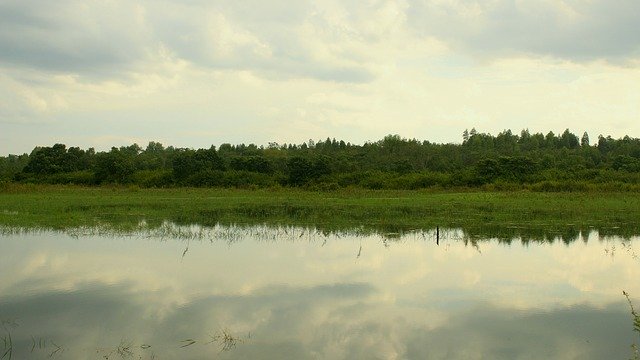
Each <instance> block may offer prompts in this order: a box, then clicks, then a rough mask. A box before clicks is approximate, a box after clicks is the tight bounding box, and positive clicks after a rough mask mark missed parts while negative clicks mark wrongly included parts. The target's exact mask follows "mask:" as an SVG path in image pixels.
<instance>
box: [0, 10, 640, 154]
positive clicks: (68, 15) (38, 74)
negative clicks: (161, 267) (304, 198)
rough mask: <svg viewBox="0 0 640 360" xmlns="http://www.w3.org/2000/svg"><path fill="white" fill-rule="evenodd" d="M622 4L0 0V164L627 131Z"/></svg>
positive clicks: (637, 24)
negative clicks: (89, 154)
mask: <svg viewBox="0 0 640 360" xmlns="http://www.w3.org/2000/svg"><path fill="white" fill-rule="evenodd" d="M639 34H640V1H637V0H486V1H480V0H477V1H474V0H404V1H402V0H357V1H356V0H317V1H310V0H269V1H263V0H244V1H243V0H217V1H209V0H140V1H130V0H57V1H41V0H0V154H2V155H5V154H8V153H23V152H29V151H31V149H32V148H33V147H34V146H38V145H52V144H54V143H57V142H62V143H65V144H67V145H69V146H80V147H83V148H86V147H95V148H96V149H99V150H103V149H108V148H110V147H111V146H122V145H130V144H132V143H134V142H136V143H138V144H140V145H142V146H143V147H144V146H145V145H146V144H147V143H148V142H149V141H159V142H161V143H163V144H165V145H174V146H180V147H193V148H195V147H208V146H210V145H211V144H214V145H219V144H221V143H224V142H230V143H256V144H267V143H268V142H278V143H285V142H286V143H292V142H293V143H302V142H305V141H308V140H309V139H314V140H318V139H325V138H327V137H332V138H334V137H335V138H337V139H344V140H345V141H350V142H354V143H362V142H365V141H368V140H371V141H375V140H379V139H381V138H382V137H384V136H385V135H387V134H399V135H401V136H403V137H408V138H417V139H420V140H429V141H435V142H460V141H461V139H462V135H461V134H462V132H463V130H464V129H465V128H468V129H471V128H472V127H475V128H476V129H478V131H481V132H490V133H492V134H494V135H495V134H497V133H498V132H500V131H502V130H504V129H512V130H513V131H514V132H520V130H522V129H524V128H528V129H529V130H530V131H531V132H544V133H546V132H548V131H554V132H556V133H558V132H562V131H564V129H566V128H569V129H570V130H571V131H573V132H574V133H576V134H579V135H581V134H582V132H584V131H587V132H589V134H590V136H591V138H592V139H595V138H597V136H598V135H599V134H604V135H612V136H613V137H621V136H624V135H627V134H628V135H630V136H632V137H639V136H640V36H638V35H639Z"/></svg>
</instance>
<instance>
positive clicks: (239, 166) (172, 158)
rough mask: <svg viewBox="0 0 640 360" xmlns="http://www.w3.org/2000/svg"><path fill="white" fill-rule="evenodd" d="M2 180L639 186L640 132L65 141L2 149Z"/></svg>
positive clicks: (318, 186) (323, 186)
mask: <svg viewBox="0 0 640 360" xmlns="http://www.w3.org/2000/svg"><path fill="white" fill-rule="evenodd" d="M0 181H4V182H18V183H34V184H76V185H87V186H89V185H105V184H135V185H137V186H140V187H145V188H146V187H151V188H153V187H157V188H162V187H183V186H188V187H225V188H256V187H257V188H271V187H278V186H286V187H303V188H306V189H311V190H331V189H338V188H350V187H355V188H362V189H396V190H414V189H424V188H444V189H460V188H481V189H486V190H514V189H526V190H531V191H540V192H549V191H594V190H604V191H639V190H640V139H638V138H631V137H629V136H625V137H624V138H622V139H612V138H611V137H610V136H608V137H604V136H600V137H598V140H597V142H596V143H595V144H593V145H591V144H590V141H589V136H588V134H586V133H585V134H583V135H582V137H580V138H579V137H578V136H576V135H574V134H572V133H571V132H570V131H569V130H565V131H564V132H563V133H562V134H559V135H555V134H554V133H553V132H549V133H548V134H546V135H543V134H541V133H536V134H530V133H529V131H527V130H523V131H522V132H521V133H520V134H519V135H517V134H513V133H512V132H511V131H510V130H506V131H503V132H501V133H500V134H498V135H497V136H492V135H490V134H484V133H478V132H477V131H476V130H475V129H472V130H471V131H466V130H465V132H464V134H463V142H462V143H461V144H435V143H431V142H428V141H418V140H415V139H403V138H400V137H399V136H397V135H389V136H386V137H385V138H384V139H382V140H380V141H377V142H368V143H365V144H363V145H354V144H350V143H345V142H344V141H337V140H335V139H326V140H324V141H317V142H316V141H313V140H309V141H308V142H307V143H304V144H300V145H293V144H277V143H270V144H269V145H268V146H267V147H264V146H256V145H254V144H250V145H244V144H240V145H231V144H222V145H220V146H219V147H218V148H216V147H214V146H211V147H210V148H208V149H197V150H193V149H184V148H174V147H172V146H169V147H165V146H164V145H162V144H160V143H157V142H150V143H149V144H148V145H147V147H146V148H144V149H143V148H141V147H140V146H138V145H137V144H133V145H131V146H126V147H120V148H115V147H114V148H112V149H111V150H110V151H106V152H96V151H95V150H94V149H87V150H83V149H80V148H78V147H69V148H67V146H66V145H63V144H55V145H53V146H45V147H36V148H35V149H33V151H32V152H31V154H24V155H20V156H18V155H8V156H6V157H0Z"/></svg>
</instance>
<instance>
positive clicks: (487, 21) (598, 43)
mask: <svg viewBox="0 0 640 360" xmlns="http://www.w3.org/2000/svg"><path fill="white" fill-rule="evenodd" d="M457 4H458V6H457V7H456V6H453V5H451V4H445V5H442V3H439V4H435V3H434V2H432V1H430V0H424V1H414V2H412V5H411V8H410V10H409V12H408V14H409V16H410V23H411V24H412V26H413V27H414V28H415V29H418V30H419V31H420V32H421V33H422V34H424V35H433V36H436V37H438V38H441V39H444V40H445V41H447V42H449V43H450V44H452V45H453V46H454V48H458V49H462V50H465V51H469V52H471V53H473V54H475V55H480V56H486V57H500V56H504V55H513V54H525V55H527V54H535V55H541V56H553V57H558V58H563V59H568V60H572V61H593V60H598V59H604V60H608V61H611V62H623V61H627V60H629V59H632V58H637V57H638V56H640V38H638V36H637V34H638V33H640V2H638V1H635V0H619V1H607V0H596V1H592V2H583V1H565V2H563V3H560V2H545V3H539V2H533V1H529V2H514V1H512V0H499V1H497V2H478V1H461V2H458V3H457ZM561 4H562V5H564V6H566V8H562V7H561Z"/></svg>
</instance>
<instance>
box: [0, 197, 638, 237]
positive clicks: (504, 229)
mask: <svg viewBox="0 0 640 360" xmlns="http://www.w3.org/2000/svg"><path fill="white" fill-rule="evenodd" d="M639 218H640V194H636V193H553V194H548V193H531V192H526V191H518V192H457V193H452V192H443V191H440V192H433V191H431V192H429V191H371V190H350V189H343V190H338V191H331V192H312V191H302V190H298V189H286V188H285V189H276V190H264V189H263V190H230V189H188V188H187V189H136V190H135V191H132V190H131V189H128V188H83V187H69V186H24V187H17V188H12V189H11V191H4V192H3V191H0V225H1V226H2V227H3V230H2V231H4V232H7V231H9V230H7V229H18V230H15V231H22V230H21V229H28V230H36V231H37V230H38V229H44V230H64V231H68V230H69V229H72V230H71V231H72V232H80V231H86V229H90V228H91V229H98V230H97V231H105V230H106V231H108V232H110V233H121V234H123V235H126V234H127V233H129V234H131V233H135V232H138V231H139V230H141V229H160V230H167V229H165V228H163V224H164V223H166V222H170V223H174V224H177V225H184V226H187V227H188V226H191V225H200V226H201V227H215V226H217V225H239V226H255V225H268V226H270V227H287V226H295V227H302V228H313V229H317V231H319V232H322V233H331V232H333V233H340V232H358V233H369V234H370V233H377V234H383V235H384V236H386V237H389V238H392V237H393V234H402V233H407V232H409V231H412V230H415V229H420V230H423V231H427V230H430V229H435V228H436V227H440V228H460V229H463V230H464V232H465V233H466V234H467V236H469V237H475V238H488V237H493V238H500V239H503V240H505V241H508V240H510V239H513V238H522V239H524V240H525V241H527V240H528V239H531V240H534V241H535V240H539V239H556V238H560V239H562V240H563V241H567V242H571V241H573V240H575V239H576V238H577V237H578V236H579V234H580V233H584V232H588V231H591V230H592V229H595V230H597V231H598V232H599V233H600V234H602V235H604V236H607V235H615V236H620V237H623V238H629V237H632V236H635V235H638V234H640V222H638V221H637V219H639ZM182 229H184V227H183V228H182ZM92 231H93V232H94V233H95V232H96V230H92ZM172 231H173V232H174V233H175V232H176V231H183V230H176V229H173V230H172ZM170 235H177V236H179V237H182V236H192V234H189V235H185V234H170V233H167V236H170ZM193 236H197V235H193Z"/></svg>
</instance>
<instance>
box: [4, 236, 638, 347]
mask: <svg viewBox="0 0 640 360" xmlns="http://www.w3.org/2000/svg"><path fill="white" fill-rule="evenodd" d="M242 229H244V230H242V231H240V230H239V229H234V228H224V227H220V228H218V229H214V228H209V230H210V231H211V232H210V233H206V232H207V231H209V230H207V229H197V228H192V229H186V228H183V229H179V230H176V231H182V232H183V233H184V234H186V233H201V234H204V235H202V236H192V237H177V238H175V239H174V238H171V237H169V236H165V237H162V238H160V239H161V240H162V241H158V239H159V238H158V237H149V236H146V235H144V236H143V235H137V236H134V237H122V236H112V235H110V236H105V235H102V234H95V233H77V234H75V235H74V236H70V235H69V234H62V233H51V232H45V233H39V234H33V233H31V234H14V235H5V236H3V237H1V238H0V246H1V248H2V249H3V251H2V253H1V254H0V319H2V320H3V327H2V328H0V331H3V332H4V334H2V335H1V336H5V337H6V335H7V334H10V335H11V339H12V354H13V358H15V359H22V358H34V359H40V358H42V359H45V358H60V359H66V358H105V357H107V358H111V359H117V358H143V359H151V358H158V359H160V358H182V359H201V358H208V357H212V356H215V357H220V358H265V359H269V358H278V359H280V358H296V359H307V358H314V359H317V358H331V359H341V358H342V359H347V358H349V359H351V358H382V359H393V358H403V359H404V358H406V359H425V358H426V359H469V358H492V359H513V358H560V359H561V358H567V359H568V358H586V359H602V358H628V357H629V356H630V350H629V346H630V345H631V344H632V343H633V342H634V340H635V339H634V333H633V331H632V330H633V323H632V320H631V319H630V316H629V308H628V304H627V303H626V299H625V298H624V297H623V296H622V290H623V289H624V290H626V291H628V292H629V293H630V294H631V295H632V296H636V298H635V300H634V299H632V300H633V301H634V302H635V303H638V302H639V301H638V300H637V296H638V294H640V284H638V282H637V279H638V277H639V276H640V263H639V262H638V260H637V258H634V257H633V255H632V253H631V252H629V251H626V250H624V251H621V250H622V249H623V246H624V249H627V248H628V249H633V248H634V245H635V244H637V239H636V238H633V239H630V240H629V241H622V240H620V239H614V238H605V239H602V240H601V239H600V234H598V233H590V234H589V235H586V236H584V239H582V240H584V241H577V242H573V243H570V244H568V245H567V244H565V243H564V242H560V241H556V242H553V243H549V242H522V243H523V244H526V246H520V245H517V246H516V245H515V244H517V243H516V242H513V243H512V244H511V245H510V246H508V245H507V244H505V243H503V242H500V241H498V240H495V239H494V240H491V241H476V240H473V239H469V238H466V237H465V236H464V233H463V232H461V231H458V230H447V231H444V232H443V233H442V234H441V236H442V239H441V243H440V246H436V244H435V241H433V239H432V238H431V237H430V235H431V234H430V233H426V232H412V233H408V234H403V235H401V236H397V237H394V238H389V237H384V236H378V235H367V236H359V237H356V236H351V235H349V234H320V233H317V232H316V233H314V232H313V230H312V229H304V228H287V227H281V228H271V229H270V228H267V227H253V228H242ZM187 230H190V231H187ZM232 234H235V235H233V236H232ZM238 234H240V235H238ZM214 235H215V236H214ZM580 236H581V237H582V235H580ZM465 239H466V240H465ZM465 241H466V244H465ZM186 244H188V249H189V250H188V252H186V254H185V252H184V251H185V245H186ZM474 244H475V246H476V247H474V246H473V245H474ZM622 244H625V245H622ZM612 246H615V247H616V249H617V250H616V255H615V256H614V257H611V256H610V254H609V253H608V252H606V251H605V250H608V251H609V252H610V251H611V248H612ZM0 340H1V339H0ZM1 345H2V342H0V346H1ZM1 349H2V348H1V347H0V350H1ZM3 352H4V351H3Z"/></svg>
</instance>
